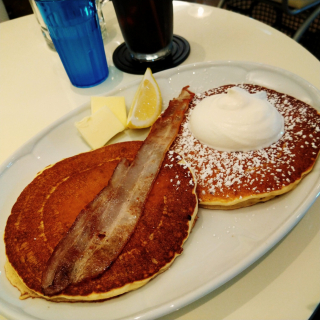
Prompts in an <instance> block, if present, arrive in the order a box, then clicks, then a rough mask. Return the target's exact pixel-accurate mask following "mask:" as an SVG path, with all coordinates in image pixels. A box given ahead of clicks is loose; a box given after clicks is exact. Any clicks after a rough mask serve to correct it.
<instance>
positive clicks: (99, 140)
mask: <svg viewBox="0 0 320 320" xmlns="http://www.w3.org/2000/svg"><path fill="white" fill-rule="evenodd" d="M75 126H76V128H77V129H78V130H79V132H80V133H81V135H82V137H83V138H84V139H85V140H86V142H87V143H88V144H89V145H90V146H91V147H92V148H93V149H97V148H100V147H102V146H104V145H105V144H106V143H107V142H108V141H109V140H110V139H111V138H112V137H113V136H115V135H116V134H117V133H119V132H121V131H123V130H124V129H125V126H124V125H123V124H122V122H121V121H120V120H119V119H118V117H117V116H116V115H115V114H114V113H113V112H112V111H111V110H110V109H109V108H108V107H107V106H104V107H101V108H100V109H99V110H97V111H96V112H95V113H93V114H92V115H91V116H89V117H85V118H84V119H82V120H81V121H79V122H77V123H75Z"/></svg>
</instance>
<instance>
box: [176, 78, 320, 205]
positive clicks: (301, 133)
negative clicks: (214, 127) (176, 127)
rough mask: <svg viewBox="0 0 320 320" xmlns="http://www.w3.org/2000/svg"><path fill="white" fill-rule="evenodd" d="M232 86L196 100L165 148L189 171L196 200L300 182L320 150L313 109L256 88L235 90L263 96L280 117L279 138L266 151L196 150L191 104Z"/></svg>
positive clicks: (318, 119)
mask: <svg viewBox="0 0 320 320" xmlns="http://www.w3.org/2000/svg"><path fill="white" fill-rule="evenodd" d="M232 86H234V85H228V86H223V87H220V88H216V89H212V90H209V91H207V92H205V93H202V94H198V95H196V96H195V98H194V100H193V101H192V102H191V104H190V108H189V110H188V111H187V113H186V119H185V120H184V121H183V123H182V125H181V129H180V132H179V135H178V136H177V139H176V141H175V142H174V144H173V146H172V147H171V150H174V151H175V152H177V153H179V154H180V155H181V156H182V157H183V158H184V159H185V160H186V161H187V162H188V163H190V165H191V167H192V168H193V169H194V172H195V175H196V178H197V183H198V194H199V196H202V197H203V196H204V195H205V194H207V193H209V194H210V196H211V197H212V196H216V197H217V198H229V197H232V198H239V199H241V198H243V197H246V196H249V195H252V194H263V193H269V192H271V191H276V190H280V189H282V188H283V187H285V186H287V185H290V184H292V183H293V182H295V181H296V180H298V179H300V178H301V175H302V174H303V173H304V172H305V171H307V170H308V169H309V168H311V167H312V165H313V164H314V162H315V159H316V157H317V155H318V153H319V150H320V116H319V114H318V113H317V111H316V110H315V109H313V108H312V107H310V106H309V105H307V104H305V103H304V102H302V101H299V100H297V99H295V98H293V97H291V96H288V95H285V94H282V93H278V92H276V91H273V90H269V89H266V88H263V87H260V86H255V85H248V84H244V85H238V86H239V87H241V88H244V89H246V90H247V91H249V92H250V93H256V92H259V91H267V96H268V100H269V102H270V103H271V104H272V105H274V106H275V107H276V108H277V109H278V111H279V112H280V114H281V115H282V116H283V117H284V122H285V133H284V135H283V136H282V138H281V139H280V140H279V141H277V142H276V143H273V144H272V145H271V146H270V147H267V148H264V149H261V150H257V151H248V152H221V151H217V150H214V149H212V148H209V147H207V146H206V145H203V144H201V143H200V142H199V141H198V140H197V139H196V138H195V137H194V136H193V135H192V133H191V132H190V130H189V128H188V121H189V118H190V115H191V113H192V110H193V108H194V107H195V106H196V105H197V103H199V101H201V100H202V99H204V98H205V97H206V96H208V95H212V94H220V93H225V92H226V90H227V89H228V88H230V87H232ZM170 152H172V151H170ZM240 197H241V198H240Z"/></svg>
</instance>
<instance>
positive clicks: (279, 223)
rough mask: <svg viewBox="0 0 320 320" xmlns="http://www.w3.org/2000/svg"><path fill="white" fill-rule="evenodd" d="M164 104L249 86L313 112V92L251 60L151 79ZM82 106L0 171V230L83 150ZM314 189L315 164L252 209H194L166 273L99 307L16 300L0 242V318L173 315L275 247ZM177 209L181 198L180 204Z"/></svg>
mask: <svg viewBox="0 0 320 320" xmlns="http://www.w3.org/2000/svg"><path fill="white" fill-rule="evenodd" d="M155 76H156V79H157V81H158V83H159V86H160V89H161V92H162V95H163V100H164V106H167V104H168V101H169V100H170V99H172V98H173V97H176V96H178V94H179V92H180V90H181V88H182V87H184V86H187V85H189V86H190V89H191V90H193V91H194V92H196V93H200V92H203V91H205V90H208V89H210V88H213V87H217V86H220V85H224V84H231V83H253V84H259V85H263V86H265V87H269V88H271V89H275V90H278V91H280V92H284V93H287V94H290V95H293V96H295V97H296V98H298V99H301V100H303V101H305V102H307V103H310V104H312V105H313V106H314V107H315V108H317V109H318V110H320V92H319V91H318V90H317V89H315V88H314V87H313V86H312V85H311V84H309V83H307V82H306V81H305V80H303V79H301V78H300V77H298V76H296V75H294V74H292V73H290V72H287V71H285V70H281V69H278V68H274V67H271V66H266V65H263V64H256V63H250V62H232V61H221V62H207V63H199V64H193V65H187V66H182V67H179V68H175V69H171V70H167V71H163V72H160V73H158V74H156V75H155ZM138 83H139V81H135V82H133V83H130V84H128V85H127V86H125V87H123V88H121V89H117V90H114V91H112V92H110V93H108V95H123V96H125V98H126V104H127V106H129V105H130V102H131V100H132V98H133V95H134V93H135V91H136V89H137V87H138ZM89 107H90V106H89V102H88V104H86V105H83V106H81V107H79V108H78V109H76V110H74V111H72V112H71V113H69V114H67V115H66V116H64V117H63V118H62V119H60V120H59V121H57V122H56V123H54V124H53V125H52V126H50V127H49V128H48V129H46V130H45V131H43V132H41V133H40V134H38V135H37V136H36V137H34V138H33V139H31V140H30V141H29V142H28V143H27V144H26V145H25V146H24V147H23V148H21V149H19V150H18V151H17V152H16V153H15V154H14V155H12V157H10V159H8V160H7V161H6V162H5V163H4V164H3V165H2V167H1V168H0V186H1V189H0V212H1V215H0V231H1V235H2V237H3V233H4V228H5V225H6V221H7V218H8V216H9V214H10V210H11V208H12V206H13V204H14V202H15V201H16V199H17V197H18V195H19V194H20V192H21V191H22V190H23V188H24V187H25V186H26V185H27V184H28V183H30V182H31V180H32V179H33V177H34V176H35V174H36V173H37V172H38V171H40V170H41V169H42V168H44V167H45V166H46V165H48V164H51V163H55V162H56V161H59V160H61V159H63V158H66V157H69V156H72V155H74V154H77V153H80V152H84V151H87V150H89V148H88V146H87V145H86V144H85V143H84V142H83V140H82V139H81V137H80V136H79V134H78V132H77V130H76V128H75V127H74V122H75V121H79V120H80V119H82V118H83V117H84V116H86V115H89V113H90V109H89ZM145 135H146V131H145V130H142V131H138V130H136V131H126V132H125V133H123V134H120V135H118V136H117V137H116V138H115V139H113V142H116V141H123V140H133V139H143V138H144V137H145ZM319 191H320V163H319V161H318V162H317V164H316V166H315V168H314V170H313V171H312V172H311V173H310V174H309V175H308V176H307V177H306V178H305V179H303V181H302V182H301V183H300V184H299V186H298V187H297V188H296V189H294V190H293V191H291V192H290V193H288V194H286V195H283V196H281V197H279V198H276V199H274V200H271V201H269V202H266V203H263V204H257V205H255V206H253V207H249V208H244V209H239V210H234V211H230V212H223V211H219V210H215V211H214V210H205V209H200V210H199V219H198V221H197V223H196V225H195V227H194V229H193V231H192V233H191V235H190V238H189V240H188V241H187V242H186V244H185V247H184V251H183V254H182V255H181V256H180V257H179V258H178V259H177V260H176V261H175V263H174V264H173V266H172V267H171V268H170V269H169V270H168V271H166V272H165V273H163V274H161V275H159V276H158V277H156V278H155V279H154V280H152V281H151V282H150V283H149V284H147V285H146V286H144V287H142V288H141V289H139V290H137V291H133V292H130V293H128V294H125V295H123V296H120V297H118V298H115V299H111V300H109V301H105V302H101V303H72V304H71V303H52V302H47V301H45V300H41V299H27V300H24V301H21V300H19V292H18V290H17V289H16V288H14V287H13V286H11V284H10V283H9V282H8V280H7V278H6V276H5V271H4V264H5V259H6V258H5V248H4V243H3V241H1V245H0V287H1V290H0V314H2V315H3V316H6V317H8V318H9V319H48V320H53V319H60V320H63V319H68V320H72V319H75V320H81V319H84V320H90V319H94V320H99V319H103V320H107V319H155V318H157V317H160V316H162V315H165V314H167V313H170V312H172V311H175V310H177V309H179V308H181V307H183V306H185V305H187V304H189V303H191V302H193V301H195V300H196V299H199V298H200V297H202V296H204V295H205V294H207V293H209V292H210V291H212V290H214V289H216V288H218V287H219V286H221V285H222V284H224V283H226V282H227V281H228V280H230V279H232V278H233V277H235V276H236V275H238V274H239V273H240V272H241V271H243V270H244V269H245V268H247V267H249V266H250V265H251V264H252V263H254V262H255V261H256V260H257V259H258V258H260V257H261V256H262V255H263V254H265V253H266V252H267V251H268V250H270V249H271V248H272V247H273V246H274V245H275V244H276V243H278V242H279V241H280V240H281V239H282V238H283V237H284V236H285V235H286V234H287V233H288V232H289V231H290V230H291V229H292V228H293V227H294V226H295V225H296V224H297V223H298V221H300V219H301V218H302V217H303V216H304V214H305V212H306V211H307V210H308V208H309V207H310V206H311V205H312V203H313V202H314V201H315V199H316V197H317V194H318V193H319ZM181 205H183V199H181Z"/></svg>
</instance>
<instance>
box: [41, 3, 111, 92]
mask: <svg viewBox="0 0 320 320" xmlns="http://www.w3.org/2000/svg"><path fill="white" fill-rule="evenodd" d="M36 3H37V6H38V8H39V11H40V13H41V16H42V18H43V20H44V22H45V23H46V25H47V27H48V30H49V33H50V36H51V39H52V41H53V43H54V46H55V48H56V50H57V52H58V54H59V56H60V59H61V61H62V63H63V66H64V68H65V70H66V72H67V74H68V76H69V79H70V81H71V83H72V84H73V85H74V86H75V87H79V88H88V87H93V86H95V85H97V84H99V83H101V82H103V81H104V80H105V79H106V78H107V77H108V74H109V70H108V64H107V58H106V54H105V51H104V46H103V40H102V36H101V31H100V24H99V19H98V15H97V10H96V4H95V0H36Z"/></svg>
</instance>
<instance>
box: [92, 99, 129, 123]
mask: <svg viewBox="0 0 320 320" xmlns="http://www.w3.org/2000/svg"><path fill="white" fill-rule="evenodd" d="M104 106H107V107H108V108H109V109H110V110H111V111H112V112H113V113H114V115H115V116H116V117H117V118H118V119H119V120H120V121H121V122H122V124H123V125H124V126H125V127H126V124H127V111H126V104H125V100H124V97H91V113H92V114H94V113H96V112H97V111H98V110H99V109H101V108H102V107H104Z"/></svg>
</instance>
